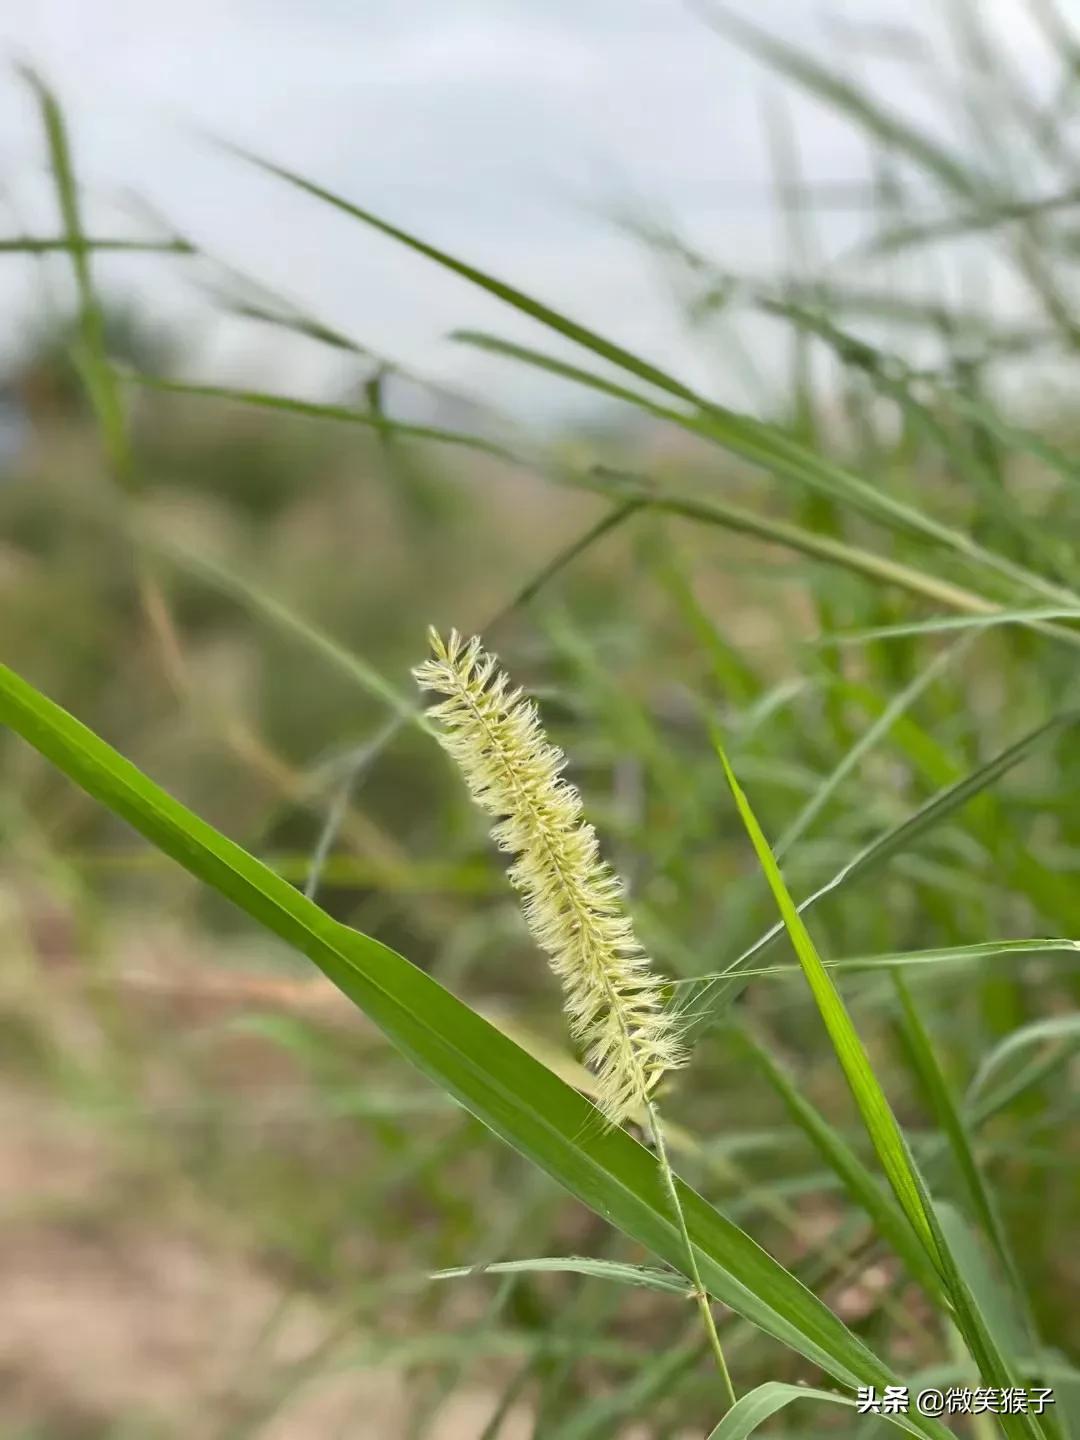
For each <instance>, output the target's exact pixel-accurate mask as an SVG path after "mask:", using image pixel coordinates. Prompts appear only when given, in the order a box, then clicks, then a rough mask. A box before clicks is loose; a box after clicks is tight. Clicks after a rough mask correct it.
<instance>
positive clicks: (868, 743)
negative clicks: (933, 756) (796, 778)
mask: <svg viewBox="0 0 1080 1440" xmlns="http://www.w3.org/2000/svg"><path fill="white" fill-rule="evenodd" d="M960 643H961V644H962V643H963V642H960ZM957 649H958V647H957V646H953V647H952V648H951V649H948V650H943V651H942V652H941V653H940V654H939V655H937V656H936V657H935V658H934V659H933V660H932V661H931V662H930V664H929V665H925V666H924V667H923V668H922V669H921V670H919V671H917V672H916V674H915V677H914V679H913V680H912V681H911V682H910V683H909V684H908V685H906V686H905V687H904V689H903V690H901V691H900V692H899V693H898V694H897V695H894V696H893V697H892V699H891V700H890V701H889V703H888V705H886V706H885V708H884V709H883V710H882V712H881V714H880V715H879V716H878V717H877V719H876V720H875V721H874V722H873V724H871V725H869V726H868V727H867V729H866V730H864V731H863V733H862V734H861V735H860V736H859V738H858V739H857V740H856V741H855V743H854V745H852V746H850V748H849V749H848V750H847V752H846V753H845V754H844V755H843V756H842V757H841V759H840V761H839V763H838V764H837V765H836V766H835V768H834V769H833V770H832V771H831V772H830V773H829V774H828V775H827V776H826V777H825V779H824V780H823V781H822V783H821V785H819V786H818V788H817V790H815V791H814V793H813V795H811V797H810V799H809V800H808V801H807V802H806V804H805V805H804V806H803V808H802V809H801V810H800V811H799V813H798V814H797V815H796V816H795V818H794V820H792V822H791V824H790V825H789V826H788V827H787V829H786V830H785V831H784V833H783V834H782V835H781V836H780V838H779V839H778V840H777V842H776V844H775V846H774V847H773V849H774V852H775V854H776V858H777V860H782V859H783V858H784V856H785V855H786V854H787V852H788V851H789V850H790V849H791V847H792V846H793V845H794V844H795V843H796V842H797V841H798V840H800V839H801V838H802V837H803V835H805V834H806V832H807V830H808V829H809V828H810V826H811V825H812V824H813V822H814V820H815V819H816V818H817V816H818V815H820V814H821V811H822V810H823V809H824V808H825V806H826V805H827V804H828V803H829V801H830V800H831V799H832V797H833V795H835V793H836V791H837V790H838V789H839V788H840V786H841V785H842V784H843V783H844V781H845V780H846V779H847V777H848V776H849V775H850V774H851V772H852V771H853V770H854V769H855V767H856V766H857V765H858V764H859V761H860V760H862V758H863V756H865V755H867V754H868V753H869V752H870V751H871V750H872V749H873V748H874V746H875V745H876V744H877V743H878V741H879V740H881V739H882V738H883V737H884V736H886V735H887V734H888V733H889V731H890V730H891V729H892V727H893V725H894V724H895V722H896V721H897V720H898V719H899V718H900V716H901V715H903V714H904V712H905V711H906V710H909V709H910V708H911V706H912V705H914V704H915V702H916V700H918V698H919V696H920V695H922V693H923V692H924V691H925V690H927V689H928V688H929V687H930V686H931V685H932V684H933V683H934V681H935V680H936V679H937V678H938V676H939V675H940V674H941V673H942V671H943V670H944V669H945V668H946V666H947V665H949V664H950V663H951V662H952V660H953V659H954V658H955V657H956V652H957Z"/></svg>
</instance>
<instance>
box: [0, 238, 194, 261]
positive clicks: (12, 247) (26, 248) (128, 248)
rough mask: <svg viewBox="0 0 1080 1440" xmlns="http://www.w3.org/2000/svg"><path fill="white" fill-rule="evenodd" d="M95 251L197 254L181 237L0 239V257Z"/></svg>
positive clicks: (142, 253)
mask: <svg viewBox="0 0 1080 1440" xmlns="http://www.w3.org/2000/svg"><path fill="white" fill-rule="evenodd" d="M95 250H106V251H117V250H119V251H124V252H126V253H129V254H135V255H194V254H195V253H196V251H195V247H194V245H192V244H191V242H190V241H189V240H182V239H181V238H180V237H179V236H177V237H176V238H175V239H172V240H121V239H107V238H104V237H103V238H101V239H91V238H90V237H89V236H87V237H86V238H85V239H82V240H73V239H71V237H70V236H67V235H5V236H3V237H0V255H53V254H57V253H65V252H66V253H69V254H71V255H73V256H74V255H78V254H81V253H84V252H85V253H91V254H92V253H93V252H94V251H95Z"/></svg>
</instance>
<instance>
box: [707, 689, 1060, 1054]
mask: <svg viewBox="0 0 1080 1440" xmlns="http://www.w3.org/2000/svg"><path fill="white" fill-rule="evenodd" d="M1078 720H1080V711H1066V712H1064V713H1063V714H1061V715H1056V716H1054V717H1052V718H1051V719H1050V720H1047V721H1046V722H1045V723H1044V724H1042V725H1038V726H1036V727H1035V728H1034V729H1033V730H1029V731H1028V733H1027V734H1026V735H1024V736H1022V737H1021V738H1020V739H1019V740H1017V741H1016V742H1015V744H1013V745H1010V746H1008V747H1007V748H1006V749H1004V750H1001V751H999V752H998V754H997V755H995V756H993V757H992V758H991V759H990V760H988V761H987V762H986V763H985V764H984V765H980V766H979V767H978V768H977V769H975V770H973V771H971V772H970V774H968V775H965V776H964V777H963V778H962V779H960V780H957V781H956V782H955V783H954V784H952V785H948V786H946V787H945V788H944V789H943V790H939V791H938V793H937V794H936V795H934V796H933V797H932V798H931V799H930V800H928V801H927V802H926V804H925V805H922V806H920V807H919V809H918V810H916V811H915V813H914V814H913V815H909V816H908V818H907V819H906V820H902V821H901V822H900V823H899V824H897V825H894V826H892V827H890V829H888V830H886V831H885V832H884V834H882V835H879V836H878V838H877V839H876V840H874V841H872V842H871V843H870V844H869V845H867V846H865V847H864V848H863V849H862V850H860V851H859V852H858V854H857V855H855V856H854V857H853V858H852V859H851V860H849V861H848V862H847V864H845V865H843V866H841V868H840V869H839V870H838V871H837V872H836V874H835V875H833V876H832V878H831V879H830V880H828V881H826V883H825V884H824V885H822V886H820V887H819V888H818V889H817V890H815V891H814V892H813V894H811V895H808V896H807V898H806V899H805V900H803V901H801V902H800V903H799V906H798V913H799V914H800V915H803V914H805V913H806V911H807V910H810V909H812V908H813V907H814V906H815V905H817V904H819V903H820V902H821V901H822V900H823V899H824V898H825V897H826V896H827V895H832V894H834V893H835V892H837V891H838V890H841V889H843V888H845V887H847V886H848V885H851V884H854V883H855V882H856V881H857V880H860V879H865V878H866V876H867V875H870V874H873V873H874V872H875V871H876V870H878V869H879V868H880V867H881V866H882V865H884V864H885V863H886V861H888V860H890V859H891V858H892V857H893V856H894V855H896V854H898V853H900V852H901V851H903V850H905V849H908V848H909V847H910V846H912V845H913V844H915V842H916V841H917V840H920V839H921V838H922V837H923V836H924V835H925V834H926V833H927V832H928V831H930V830H932V829H933V828H934V827H935V826H936V825H940V824H941V822H942V821H943V820H945V819H947V818H948V817H949V816H950V815H952V814H953V813H954V812H955V811H956V810H958V809H960V807H961V806H963V805H964V804H966V803H967V801H968V800H970V799H972V798H973V797H974V796H976V795H978V794H980V793H981V792H982V791H983V790H985V789H986V788H987V787H988V786H990V785H992V784H994V782H995V781H997V780H999V779H1000V778H1001V777H1002V776H1003V775H1005V774H1006V773H1007V772H1008V771H1009V770H1011V769H1013V767H1014V766H1016V765H1019V764H1020V763H1021V762H1022V761H1024V760H1026V759H1027V758H1028V757H1029V756H1030V755H1032V754H1033V753H1035V752H1036V751H1037V750H1038V749H1039V748H1040V747H1041V746H1042V745H1045V744H1047V743H1048V742H1049V741H1051V740H1053V739H1056V738H1057V737H1058V736H1059V735H1060V734H1062V733H1063V732H1064V731H1066V730H1068V729H1069V728H1070V727H1071V726H1073V725H1075V724H1076V723H1077V721H1078ZM785 930H786V927H785V924H784V922H783V920H779V921H777V923H776V924H775V925H773V926H772V927H771V928H770V929H768V930H766V932H765V934H764V935H762V936H761V937H760V938H759V939H758V940H755V942H754V943H753V945H751V946H750V947H749V948H748V949H746V950H744V951H743V952H742V954H741V955H739V956H738V957H737V958H736V959H735V960H734V961H733V962H732V964H731V965H729V966H728V968H727V969H726V970H725V971H723V972H721V975H720V978H719V979H705V980H703V981H702V983H701V984H700V985H699V986H696V987H695V986H688V987H687V993H686V994H685V995H683V996H682V997H680V1009H686V1010H687V1011H688V1012H689V1013H690V1014H692V1015H693V1017H694V1020H693V1027H694V1029H695V1031H696V1030H697V1029H699V1028H701V1027H703V1026H704V1025H706V1024H708V1023H709V1018H710V1013H714V1014H718V1013H720V1012H721V1011H722V1010H723V1009H724V1008H726V1006H727V1005H728V1004H729V1003H730V1001H731V999H732V998H733V996H734V995H735V994H737V993H738V991H739V990H740V989H741V988H742V986H743V984H744V983H745V982H744V981H743V980H742V979H741V972H742V971H743V970H744V969H747V968H749V967H750V966H751V963H752V961H753V960H754V958H755V957H756V956H758V955H760V954H761V953H762V951H764V950H766V949H767V948H768V947H769V946H770V945H772V944H774V943H775V942H776V941H777V940H778V939H780V937H781V936H782V935H783V934H784V933H785ZM1066 948H1071V946H1069V945H1067V946H1066Z"/></svg>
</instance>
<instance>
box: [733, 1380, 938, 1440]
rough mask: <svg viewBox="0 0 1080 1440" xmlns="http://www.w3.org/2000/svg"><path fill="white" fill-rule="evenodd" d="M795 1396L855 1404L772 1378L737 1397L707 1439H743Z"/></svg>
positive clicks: (845, 1397)
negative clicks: (739, 1397)
mask: <svg viewBox="0 0 1080 1440" xmlns="http://www.w3.org/2000/svg"><path fill="white" fill-rule="evenodd" d="M796 1400H824V1401H827V1402H828V1403H829V1404H832V1405H847V1406H849V1407H851V1408H854V1405H855V1401H854V1400H852V1399H850V1397H849V1396H847V1395H836V1394H834V1393H833V1391H831V1390H813V1389H811V1388H810V1387H809V1386H808V1385H784V1384H781V1382H780V1381H779V1380H769V1381H767V1382H766V1384H764V1385H759V1386H758V1387H757V1389H756V1390H751V1391H750V1392H749V1394H746V1395H743V1396H742V1398H741V1399H739V1400H737V1401H736V1402H735V1404H734V1405H733V1406H732V1407H731V1409H730V1410H729V1411H728V1413H727V1414H726V1415H725V1416H724V1418H723V1420H721V1421H720V1424H719V1425H717V1427H716V1429H715V1430H710V1432H709V1435H708V1440H744V1437H745V1436H747V1435H752V1434H753V1432H754V1431H755V1430H756V1429H757V1428H758V1426H759V1425H764V1423H765V1421H766V1420H768V1419H770V1418H771V1417H772V1416H773V1415H775V1414H776V1413H777V1411H778V1410H783V1409H785V1408H786V1407H787V1406H788V1405H791V1404H793V1403H794V1401H796ZM889 1418H890V1419H895V1420H897V1421H898V1422H899V1421H900V1420H901V1419H906V1418H907V1417H906V1416H899V1415H898V1416H890V1417H889ZM903 1428H904V1429H905V1430H907V1429H910V1428H911V1427H910V1425H904V1427H903Z"/></svg>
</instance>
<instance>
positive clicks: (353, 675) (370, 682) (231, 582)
mask: <svg viewBox="0 0 1080 1440" xmlns="http://www.w3.org/2000/svg"><path fill="white" fill-rule="evenodd" d="M140 534H141V538H142V539H143V542H144V544H146V545H147V547H148V548H150V549H151V550H152V551H153V552H154V553H155V554H157V555H160V556H161V557H162V558H163V559H166V560H168V561H169V562H170V563H171V564H173V565H175V566H177V567H178V568H179V569H182V570H184V571H186V572H187V573H189V574H191V575H195V576H198V578H199V579H200V580H202V581H203V582H205V583H206V584H207V585H210V586H212V587H213V588H214V589H215V590H217V591H219V592H220V593H221V594H224V595H228V596H230V597H231V598H232V599H234V600H236V601H238V602H239V603H240V604H241V605H243V606H244V608H245V609H246V610H248V611H249V612H250V613H252V614H255V615H258V616H261V617H262V618H263V619H265V620H267V621H269V622H270V624H272V625H273V626H274V628H275V629H277V630H280V631H282V632H284V633H285V634H287V635H292V636H293V637H295V638H296V639H297V640H300V641H301V642H302V643H303V644H304V645H306V646H307V647H308V648H309V649H310V650H313V651H315V652H316V653H317V654H319V655H322V656H323V658H324V659H326V660H327V661H329V663H330V664H331V665H333V666H334V668H335V669H336V670H338V671H339V672H340V673H341V674H343V675H345V676H346V677H347V678H348V679H350V680H352V681H354V682H355V683H356V684H357V685H359V686H360V688H361V689H362V690H364V691H365V692H366V693H367V694H369V695H374V696H375V697H376V698H377V699H378V700H381V701H382V702H383V704H385V705H386V706H387V707H388V708H389V709H391V710H392V711H393V712H394V713H395V714H396V715H397V716H398V717H399V719H401V720H402V721H403V722H406V723H409V724H412V725H416V726H418V727H419V728H420V729H421V730H426V731H428V732H429V733H430V732H431V727H430V726H429V724H428V722H427V721H426V720H425V719H424V715H423V711H422V710H421V708H420V707H419V706H418V705H416V704H415V703H414V701H413V700H412V697H411V696H408V695H405V694H403V693H402V692H401V691H400V690H398V689H396V688H395V687H394V686H393V685H391V683H390V681H389V680H387V679H386V678H385V676H383V675H381V674H380V673H379V671H378V670H376V669H375V667H374V666H373V665H371V664H369V663H368V661H366V660H364V659H363V658H362V657H361V656H359V655H357V654H356V653H355V651H352V650H349V649H348V648H347V647H346V646H344V645H342V644H341V643H340V642H339V641H337V640H335V639H334V638H333V637H332V636H331V635H328V634H327V633H326V632H325V631H324V630H321V629H320V628H319V627H318V626H317V625H313V624H312V623H311V622H310V621H309V620H305V619H304V618H303V617H302V616H300V615H297V614H296V612H295V611H294V610H292V609H291V608H290V607H289V606H288V605H285V604H283V603H282V602H281V601H280V600H278V599H276V598H275V597H274V596H273V595H270V594H268V593H267V591H265V590H263V589H262V588H261V586H258V585H255V584H254V583H253V582H252V581H250V580H245V579H244V578H242V577H241V576H240V575H238V574H237V573H236V572H235V571H234V570H228V569H226V568H225V567H224V566H223V565H217V564H215V563H214V561H212V560H210V559H208V558H207V557H206V556H205V555H196V554H195V553H194V551H191V550H188V549H186V548H185V547H184V546H182V545H177V544H176V543H175V542H174V541H169V540H165V539H164V538H163V537H161V536H156V535H152V534H150V533H149V532H148V531H142V532H140Z"/></svg>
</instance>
